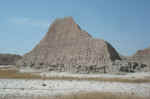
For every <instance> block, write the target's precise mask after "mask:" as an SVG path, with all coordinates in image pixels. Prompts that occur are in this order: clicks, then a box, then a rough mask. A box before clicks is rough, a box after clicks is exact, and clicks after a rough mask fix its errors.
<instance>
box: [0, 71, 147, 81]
mask: <svg viewBox="0 0 150 99" xmlns="http://www.w3.org/2000/svg"><path fill="white" fill-rule="evenodd" d="M0 78H10V79H43V80H79V81H82V80H87V81H105V82H122V83H145V82H150V78H144V79H134V78H133V79H129V78H104V77H88V78H83V77H71V76H62V77H59V76H52V77H42V76H40V75H38V74H33V73H20V72H17V70H9V69H8V70H0Z"/></svg>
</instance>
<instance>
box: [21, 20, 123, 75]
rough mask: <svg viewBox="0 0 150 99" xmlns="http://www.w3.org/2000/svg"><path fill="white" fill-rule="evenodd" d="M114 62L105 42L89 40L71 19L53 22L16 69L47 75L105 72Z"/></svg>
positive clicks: (113, 50)
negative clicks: (41, 70)
mask: <svg viewBox="0 0 150 99" xmlns="http://www.w3.org/2000/svg"><path fill="white" fill-rule="evenodd" d="M117 59H120V56H119V54H118V53H117V52H116V50H115V49H114V48H113V47H112V46H111V45H110V44H109V43H108V42H106V41H104V40H102V39H95V38H92V36H91V35H89V34H88V33H87V32H86V31H84V30H82V29H81V28H80V27H79V25H78V24H76V23H75V22H74V20H73V18H72V17H66V18H63V19H56V20H55V21H54V22H53V23H52V25H51V27H50V28H49V30H48V32H47V33H46V35H45V37H44V38H43V39H42V40H41V41H40V43H39V44H37V45H36V47H35V48H34V49H33V50H32V51H31V52H29V53H27V54H25V55H24V56H23V59H22V60H20V61H19V62H18V65H20V66H30V67H33V68H39V69H40V68H46V69H47V70H49V71H67V72H86V73H87V72H101V71H102V72H103V71H104V72H108V71H110V67H111V63H112V61H115V60H117ZM105 67H106V68H105Z"/></svg>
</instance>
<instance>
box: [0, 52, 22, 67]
mask: <svg viewBox="0 0 150 99" xmlns="http://www.w3.org/2000/svg"><path fill="white" fill-rule="evenodd" d="M19 59H21V56H19V55H14V54H0V65H15V64H16V62H17V61H18V60H19Z"/></svg>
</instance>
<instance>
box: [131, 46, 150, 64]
mask: <svg viewBox="0 0 150 99" xmlns="http://www.w3.org/2000/svg"><path fill="white" fill-rule="evenodd" d="M132 58H133V59H134V60H136V61H138V62H141V63H144V64H147V65H149V66H150V48H146V49H144V50H139V51H137V52H136V53H135V54H134V55H133V57H132Z"/></svg>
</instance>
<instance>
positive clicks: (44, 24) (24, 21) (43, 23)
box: [9, 17, 49, 28]
mask: <svg viewBox="0 0 150 99" xmlns="http://www.w3.org/2000/svg"><path fill="white" fill-rule="evenodd" d="M9 22H11V23H13V24H16V25H29V26H33V27H40V28H48V27H49V23H48V21H47V20H41V19H32V18H27V17H13V18H10V19H9Z"/></svg>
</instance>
